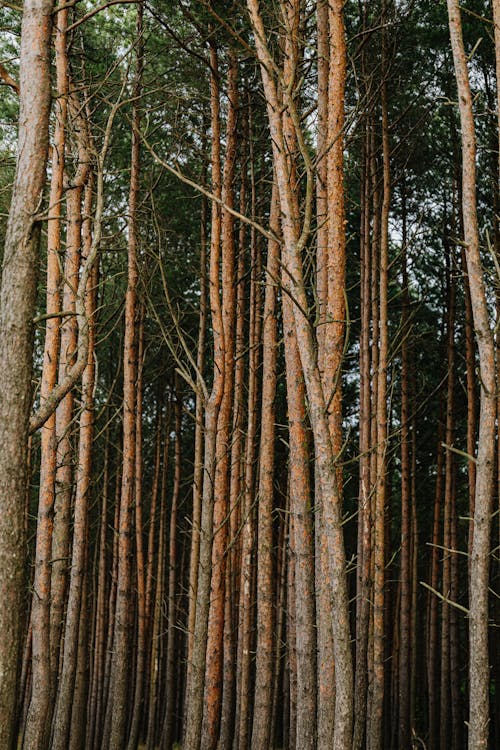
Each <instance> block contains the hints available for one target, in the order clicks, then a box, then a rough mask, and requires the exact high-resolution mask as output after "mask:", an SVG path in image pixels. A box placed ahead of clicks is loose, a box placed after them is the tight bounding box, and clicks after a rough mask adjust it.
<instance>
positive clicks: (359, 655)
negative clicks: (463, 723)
mask: <svg viewBox="0 0 500 750" xmlns="http://www.w3.org/2000/svg"><path fill="white" fill-rule="evenodd" d="M368 149H369V129H368V123H367V124H366V130H365V144H364V166H363V177H362V181H361V202H360V203H361V225H360V266H361V271H360V307H361V335H360V406H359V453H360V456H359V477H360V478H359V500H358V545H357V552H358V567H357V580H356V594H357V598H356V673H355V680H354V684H355V694H354V732H353V750H361V748H362V746H363V741H364V735H365V724H366V708H367V697H368V696H367V688H368V664H367V656H368V630H369V618H370V583H371V582H370V576H371V496H372V493H371V482H370V445H371V441H370V423H371V419H370V410H371V399H370V360H371V358H370V320H371V295H370V289H371V284H370V280H371V279H370V277H371V263H370V171H369V151H368Z"/></svg>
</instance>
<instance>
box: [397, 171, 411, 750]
mask: <svg viewBox="0 0 500 750" xmlns="http://www.w3.org/2000/svg"><path fill="white" fill-rule="evenodd" d="M401 202H402V214H403V229H402V243H403V247H402V259H401V262H402V289H401V295H402V313H401V336H402V343H401V437H400V440H401V574H400V580H401V605H400V648H399V680H398V684H399V695H398V705H399V728H398V747H401V748H404V747H409V745H410V678H411V675H410V671H409V669H408V664H409V663H410V612H411V581H410V579H411V575H410V573H411V559H410V558H411V550H410V546H411V538H412V537H411V508H410V500H411V457H410V393H409V368H410V358H409V336H410V333H411V332H410V329H409V323H410V321H409V316H410V295H409V290H408V267H407V231H406V187H405V183H404V182H403V187H402V195H401Z"/></svg>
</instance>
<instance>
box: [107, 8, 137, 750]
mask: <svg viewBox="0 0 500 750" xmlns="http://www.w3.org/2000/svg"><path fill="white" fill-rule="evenodd" d="M142 13H143V6H142V3H139V5H138V6H137V26H136V28H137V35H138V38H139V45H140V46H139V48H138V50H137V69H136V74H135V81H134V104H133V111H132V123H133V127H132V154H131V167H130V191H129V205H128V212H129V219H128V265H127V292H126V297H125V335H124V352H123V471H122V491H121V498H120V521H119V530H118V533H119V540H118V581H117V598H116V615H115V617H116V622H115V637H114V642H113V672H112V675H113V692H112V696H113V698H112V717H111V735H110V745H109V747H110V750H123V747H124V746H125V745H126V739H127V738H126V733H127V721H128V714H129V710H128V702H129V679H130V674H129V670H130V659H129V647H130V625H131V621H130V604H131V574H132V566H131V545H132V525H133V523H132V511H133V506H134V496H135V478H136V435H135V430H136V409H137V383H136V381H137V283H138V266H137V249H138V248H137V246H138V217H137V205H138V200H139V190H140V133H139V125H140V111H139V101H138V99H139V97H140V95H141V86H142V66H143V60H142V54H141V37H142Z"/></svg>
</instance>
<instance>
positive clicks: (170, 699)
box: [160, 383, 182, 750]
mask: <svg viewBox="0 0 500 750" xmlns="http://www.w3.org/2000/svg"><path fill="white" fill-rule="evenodd" d="M174 411H175V444H174V488H173V493H172V504H171V506H170V535H169V536H170V545H169V553H168V623H167V639H168V640H167V660H166V661H167V664H166V667H167V679H166V685H165V690H166V701H165V713H164V719H163V728H162V736H161V740H160V745H161V747H162V748H164V750H170V748H171V747H172V743H173V741H174V739H175V737H174V708H175V691H176V666H175V654H176V641H177V638H176V634H177V596H176V590H175V587H176V582H177V578H178V570H177V568H178V563H177V515H178V510H179V496H180V491H181V470H182V463H181V461H182V456H181V426H182V400H181V395H180V392H179V386H178V383H176V387H175V407H174Z"/></svg>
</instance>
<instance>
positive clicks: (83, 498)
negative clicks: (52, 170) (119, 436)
mask: <svg viewBox="0 0 500 750" xmlns="http://www.w3.org/2000/svg"><path fill="white" fill-rule="evenodd" d="M85 204H86V205H85V208H86V209H87V215H90V209H91V207H92V182H90V184H89V186H88V188H87V196H86V201H85ZM86 224H87V226H86V227H85V230H84V232H82V235H83V252H84V254H86V256H88V253H89V251H90V246H91V244H92V237H91V233H90V228H89V227H88V224H89V220H87V221H86ZM96 286H97V266H94V270H93V272H92V274H91V277H90V279H89V285H88V290H87V300H86V308H87V310H86V312H87V317H88V319H89V321H90V326H91V328H90V331H89V348H88V363H87V367H86V368H85V371H84V373H83V378H82V404H83V410H82V413H81V416H80V426H79V428H80V442H79V450H78V470H77V479H76V496H75V509H74V530H73V551H72V558H71V574H70V584H69V593H68V606H67V613H66V624H65V632H64V651H63V658H62V669H61V677H60V681H59V694H58V700H57V706H56V710H55V714H54V729H53V739H52V748H53V750H66V748H67V747H68V742H69V734H70V726H71V713H72V707H73V699H74V689H75V677H76V671H77V662H78V653H79V648H80V644H79V632H80V629H81V627H82V625H81V620H82V614H81V613H82V608H83V611H84V612H85V610H86V608H87V605H86V602H85V600H84V598H83V589H84V579H85V578H86V575H87V571H86V562H87V540H88V507H89V494H90V488H91V476H92V452H93V437H94V386H95V361H94V341H95V330H94V324H93V316H94V314H95V309H96V301H97V299H96V297H97V294H96ZM82 602H83V604H82ZM85 618H86V612H85Z"/></svg>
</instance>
